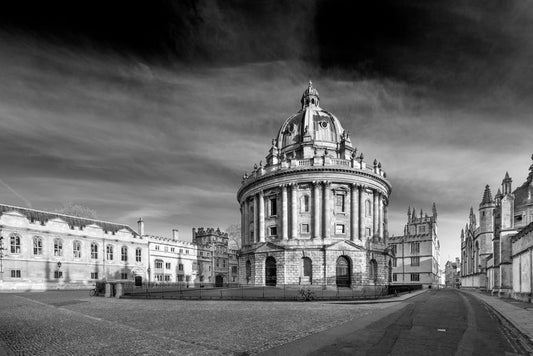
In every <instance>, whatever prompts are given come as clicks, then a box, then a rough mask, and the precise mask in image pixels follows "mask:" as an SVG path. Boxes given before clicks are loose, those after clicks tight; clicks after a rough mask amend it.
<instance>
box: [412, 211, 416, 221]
mask: <svg viewBox="0 0 533 356" xmlns="http://www.w3.org/2000/svg"><path fill="white" fill-rule="evenodd" d="M415 210H416V209H415V208H413V212H412V215H411V221H415V219H416V212H415Z"/></svg>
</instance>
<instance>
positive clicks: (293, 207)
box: [291, 183, 298, 239]
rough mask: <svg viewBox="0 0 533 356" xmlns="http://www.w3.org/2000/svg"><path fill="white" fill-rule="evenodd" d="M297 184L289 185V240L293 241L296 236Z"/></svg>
mask: <svg viewBox="0 0 533 356" xmlns="http://www.w3.org/2000/svg"><path fill="white" fill-rule="evenodd" d="M297 189H298V184H296V183H293V184H292V185H291V239H295V238H296V237H297V236H298V222H297V220H298V216H297V213H298V204H297V203H298V202H297V200H296V198H297V197H296V190H297Z"/></svg>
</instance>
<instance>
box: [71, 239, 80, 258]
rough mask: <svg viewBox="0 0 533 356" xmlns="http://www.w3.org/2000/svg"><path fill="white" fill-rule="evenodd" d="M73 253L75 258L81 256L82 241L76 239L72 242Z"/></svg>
mask: <svg viewBox="0 0 533 356" xmlns="http://www.w3.org/2000/svg"><path fill="white" fill-rule="evenodd" d="M72 254H73V255H74V258H81V242H79V241H74V242H73V243H72Z"/></svg>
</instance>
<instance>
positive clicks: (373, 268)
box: [368, 259, 378, 281]
mask: <svg viewBox="0 0 533 356" xmlns="http://www.w3.org/2000/svg"><path fill="white" fill-rule="evenodd" d="M369 267H370V271H369V274H368V278H369V279H370V280H371V281H376V280H377V279H378V263H377V262H376V260H375V259H371V260H370V266H369Z"/></svg>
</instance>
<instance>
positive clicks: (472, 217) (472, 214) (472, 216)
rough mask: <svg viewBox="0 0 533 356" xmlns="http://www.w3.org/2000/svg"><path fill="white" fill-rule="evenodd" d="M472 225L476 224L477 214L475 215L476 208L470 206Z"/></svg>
mask: <svg viewBox="0 0 533 356" xmlns="http://www.w3.org/2000/svg"><path fill="white" fill-rule="evenodd" d="M469 219H470V226H476V216H475V215H474V208H472V207H470V217H469Z"/></svg>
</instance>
